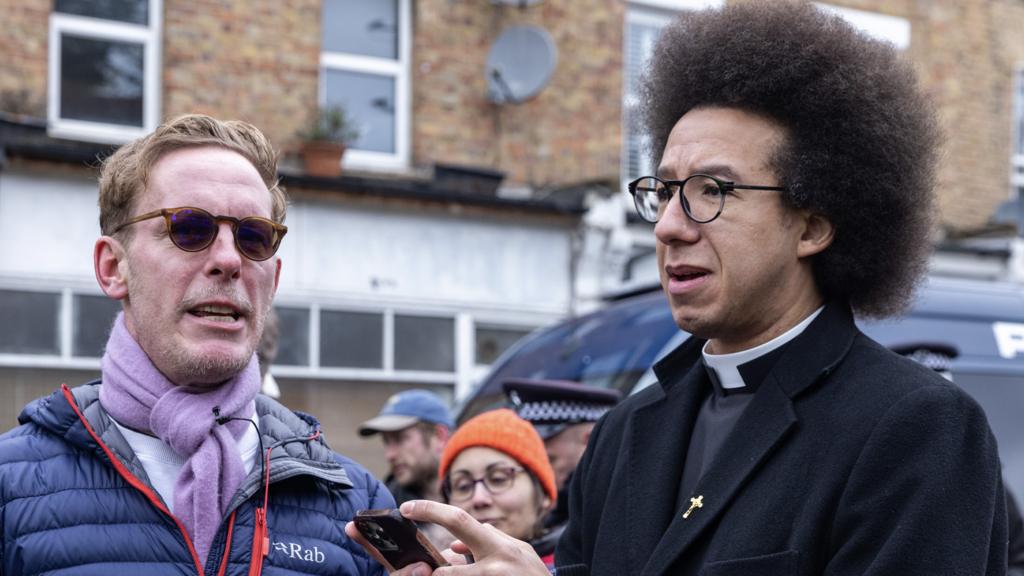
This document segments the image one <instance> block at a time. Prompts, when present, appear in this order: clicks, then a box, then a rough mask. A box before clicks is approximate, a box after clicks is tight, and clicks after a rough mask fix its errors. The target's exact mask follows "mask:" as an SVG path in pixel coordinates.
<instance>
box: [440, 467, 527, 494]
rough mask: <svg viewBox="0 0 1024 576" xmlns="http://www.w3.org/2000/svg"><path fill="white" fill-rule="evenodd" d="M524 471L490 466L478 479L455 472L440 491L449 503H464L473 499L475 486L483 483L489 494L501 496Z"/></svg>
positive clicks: (467, 474)
mask: <svg viewBox="0 0 1024 576" xmlns="http://www.w3.org/2000/svg"><path fill="white" fill-rule="evenodd" d="M525 471H526V470H525V469H523V468H516V467H514V466H491V467H488V468H487V470H486V471H485V472H484V475H483V476H482V477H480V478H474V477H473V476H472V475H471V474H469V473H468V472H457V473H455V474H452V475H450V476H449V477H448V478H447V479H446V480H445V482H444V484H443V485H442V487H441V489H442V491H443V492H444V493H445V495H446V496H447V497H448V501H449V502H464V501H466V500H469V499H470V498H472V497H473V492H475V491H476V485H477V484H479V483H483V485H484V488H486V489H487V491H488V492H490V493H491V494H501V493H502V492H505V491H507V490H508V489H510V488H512V485H513V484H515V481H516V475H517V474H519V473H520V472H525Z"/></svg>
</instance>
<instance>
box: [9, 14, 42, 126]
mask: <svg viewBox="0 0 1024 576" xmlns="http://www.w3.org/2000/svg"><path fill="white" fill-rule="evenodd" d="M0 14H3V17H0V55H2V57H0V108H2V109H4V111H7V112H16V113H18V114H30V115H35V116H40V117H42V116H46V69H47V65H46V54H47V41H48V37H47V35H48V33H49V28H50V24H49V18H50V3H49V2H40V1H38V0H35V1H32V0H0Z"/></svg>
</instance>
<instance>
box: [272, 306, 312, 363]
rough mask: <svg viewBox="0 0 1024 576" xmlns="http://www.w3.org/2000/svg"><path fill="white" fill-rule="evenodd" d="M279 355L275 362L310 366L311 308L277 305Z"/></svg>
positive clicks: (275, 308) (275, 309)
mask: <svg viewBox="0 0 1024 576" xmlns="http://www.w3.org/2000/svg"><path fill="white" fill-rule="evenodd" d="M274 311H275V312H277V334H278V336H277V357H276V358H274V362H273V364H281V365H287V366H309V309H308V308H283V307H280V306H275V307H274Z"/></svg>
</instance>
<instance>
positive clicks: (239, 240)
mask: <svg viewBox="0 0 1024 576" xmlns="http://www.w3.org/2000/svg"><path fill="white" fill-rule="evenodd" d="M158 216H163V217H164V222H165V223H166V224H167V236H168V237H170V239H171V242H173V243H174V245H175V246H177V247H178V248H181V249H182V250H184V251H185V252H200V251H202V250H206V249H207V248H209V247H210V245H211V244H213V241H214V240H216V239H217V233H218V232H220V223H221V222H227V223H228V224H231V232H232V234H233V235H234V237H235V247H236V248H238V252H239V253H240V254H242V256H245V257H246V258H248V259H250V260H255V261H257V262H260V261H263V260H266V259H267V258H270V257H271V256H273V255H274V254H275V253H276V252H277V248H278V247H279V246H280V245H281V239H282V238H284V235H285V234H286V233H287V232H288V227H287V226H285V225H284V224H278V223H277V222H274V221H273V220H269V219H267V218H261V217H259V216H248V217H245V218H235V217H233V216H214V215H213V214H210V213H209V212H207V211H206V210H203V209H202V208H193V207H191V206H183V207H181V208H163V209H160V210H154V211H153V212H147V213H146V214H143V215H141V216H136V217H135V218H132V219H131V220H129V221H127V222H125V223H124V224H121V225H120V226H118V227H117V228H115V229H114V231H113V232H111V234H117V233H118V232H120V231H121V230H123V229H124V228H126V227H128V226H130V225H132V224H135V223H137V222H142V221H143V220H149V219H150V218H156V217H158Z"/></svg>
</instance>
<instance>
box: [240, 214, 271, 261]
mask: <svg viewBox="0 0 1024 576" xmlns="http://www.w3.org/2000/svg"><path fill="white" fill-rule="evenodd" d="M235 242H237V243H238V250H239V251H240V252H241V253H242V254H243V255H244V256H245V257H246V258H249V259H250V260H266V259H267V258H270V257H271V256H273V255H274V252H275V251H276V250H277V232H276V231H275V230H274V226H273V225H272V224H271V223H270V222H268V221H266V220H261V219H256V218H243V219H242V221H241V222H239V224H238V228H236V229H235Z"/></svg>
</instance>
